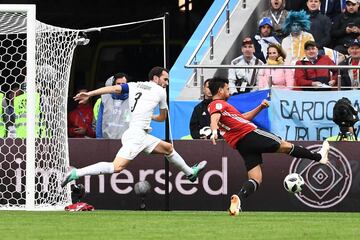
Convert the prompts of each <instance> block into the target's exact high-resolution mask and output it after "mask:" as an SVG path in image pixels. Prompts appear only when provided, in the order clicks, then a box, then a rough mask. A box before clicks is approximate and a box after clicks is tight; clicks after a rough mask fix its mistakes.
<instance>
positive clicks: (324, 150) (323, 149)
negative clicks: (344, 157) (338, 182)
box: [318, 140, 330, 164]
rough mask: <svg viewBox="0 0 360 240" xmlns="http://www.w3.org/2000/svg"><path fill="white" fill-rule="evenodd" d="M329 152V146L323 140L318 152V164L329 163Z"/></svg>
mask: <svg viewBox="0 0 360 240" xmlns="http://www.w3.org/2000/svg"><path fill="white" fill-rule="evenodd" d="M329 150H330V144H329V142H328V141H326V140H325V141H324V142H323V144H322V147H321V149H320V151H319V152H318V153H320V155H321V159H320V161H319V163H321V164H327V163H328V162H329V158H328V155H329Z"/></svg>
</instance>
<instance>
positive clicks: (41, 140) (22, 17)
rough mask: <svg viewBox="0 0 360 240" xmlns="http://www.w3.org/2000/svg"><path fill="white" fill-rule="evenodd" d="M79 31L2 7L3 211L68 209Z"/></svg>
mask: <svg viewBox="0 0 360 240" xmlns="http://www.w3.org/2000/svg"><path fill="white" fill-rule="evenodd" d="M78 38H79V31H77V30H71V29H64V28H59V27H54V26H50V25H47V24H44V23H42V22H39V21H37V20H35V6H33V5H0V87H1V89H0V90H1V92H0V101H1V110H0V117H1V118H0V209H26V210H37V209H38V210H52V209H64V206H65V205H68V204H69V203H70V199H71V196H70V189H69V187H68V188H61V186H60V182H61V179H62V177H63V175H64V173H65V171H66V168H67V166H68V165H69V159H68V140H67V98H68V95H67V92H68V82H69V76H70V69H71V62H72V57H73V52H74V49H75V47H76V40H77V39H78Z"/></svg>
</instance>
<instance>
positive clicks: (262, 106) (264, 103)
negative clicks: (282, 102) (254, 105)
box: [260, 99, 270, 109]
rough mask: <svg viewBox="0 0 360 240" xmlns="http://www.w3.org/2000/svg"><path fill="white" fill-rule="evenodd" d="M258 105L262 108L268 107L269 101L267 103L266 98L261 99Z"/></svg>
mask: <svg viewBox="0 0 360 240" xmlns="http://www.w3.org/2000/svg"><path fill="white" fill-rule="evenodd" d="M260 106H261V108H262V109H264V108H268V107H270V103H269V101H268V100H266V99H264V100H262V102H261V104H260Z"/></svg>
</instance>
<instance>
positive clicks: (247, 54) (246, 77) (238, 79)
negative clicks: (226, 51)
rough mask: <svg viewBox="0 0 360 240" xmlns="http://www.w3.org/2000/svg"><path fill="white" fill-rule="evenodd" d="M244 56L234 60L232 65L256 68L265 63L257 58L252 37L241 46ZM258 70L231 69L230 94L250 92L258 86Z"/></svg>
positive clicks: (245, 39)
mask: <svg viewBox="0 0 360 240" xmlns="http://www.w3.org/2000/svg"><path fill="white" fill-rule="evenodd" d="M241 52H242V55H241V56H239V57H237V58H235V59H233V60H232V61H231V63H230V64H231V65H239V66H254V65H263V64H264V63H263V62H262V61H261V60H260V59H258V58H257V57H255V55H254V53H255V47H254V43H253V41H252V39H251V37H245V38H244V39H243V41H242V45H241ZM258 72H259V71H258V69H249V68H239V69H235V68H230V69H229V71H228V79H229V88H230V94H231V95H233V94H238V93H245V92H250V91H251V90H252V89H254V87H255V86H256V85H257V75H258Z"/></svg>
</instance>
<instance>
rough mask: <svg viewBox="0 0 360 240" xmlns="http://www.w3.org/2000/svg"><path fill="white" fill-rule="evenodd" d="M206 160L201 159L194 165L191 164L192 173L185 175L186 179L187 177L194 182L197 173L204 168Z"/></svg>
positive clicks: (197, 175)
mask: <svg viewBox="0 0 360 240" xmlns="http://www.w3.org/2000/svg"><path fill="white" fill-rule="evenodd" d="M206 164H207V161H201V162H199V163H197V164H195V165H194V166H192V167H191V168H192V170H193V174H191V175H189V176H187V179H189V181H190V182H195V181H196V179H197V178H198V177H199V173H200V172H201V171H202V170H204V168H205V167H206Z"/></svg>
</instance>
